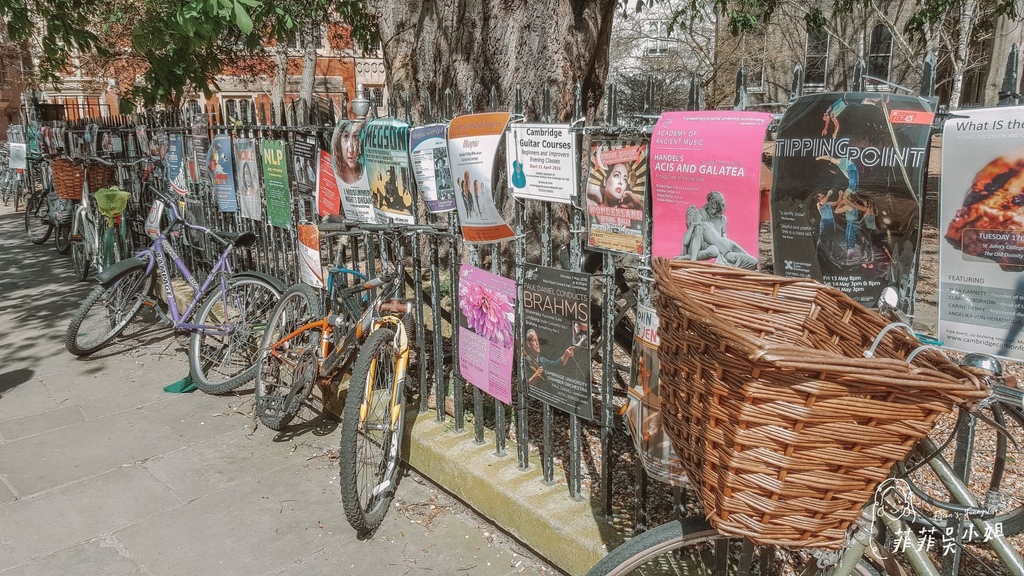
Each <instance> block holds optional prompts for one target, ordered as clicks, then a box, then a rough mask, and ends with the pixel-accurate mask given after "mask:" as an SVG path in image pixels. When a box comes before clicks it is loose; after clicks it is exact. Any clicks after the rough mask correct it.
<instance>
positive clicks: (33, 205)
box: [25, 154, 74, 254]
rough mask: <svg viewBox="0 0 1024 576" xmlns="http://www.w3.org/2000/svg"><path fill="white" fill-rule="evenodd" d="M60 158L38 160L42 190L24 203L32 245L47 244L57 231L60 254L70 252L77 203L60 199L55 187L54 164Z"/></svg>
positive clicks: (44, 156) (42, 157)
mask: <svg viewBox="0 0 1024 576" xmlns="http://www.w3.org/2000/svg"><path fill="white" fill-rule="evenodd" d="M59 156H60V155H59V154H48V155H42V156H40V157H39V159H38V171H39V181H40V186H38V187H37V188H35V189H34V190H32V191H31V192H30V193H29V194H28V196H27V197H26V199H25V232H26V233H27V234H28V237H29V240H30V241H31V242H32V243H33V244H44V243H45V242H46V241H47V240H49V239H50V235H51V234H52V233H53V231H54V230H57V236H56V238H55V246H56V248H57V251H58V252H60V253H61V254H67V253H68V252H69V251H70V249H71V241H70V238H69V236H70V225H71V217H72V214H73V212H74V203H73V202H72V201H71V200H68V199H66V198H60V197H59V196H58V195H57V192H56V190H55V188H54V185H53V178H52V172H51V170H50V166H51V163H52V161H53V159H54V158H57V157H59Z"/></svg>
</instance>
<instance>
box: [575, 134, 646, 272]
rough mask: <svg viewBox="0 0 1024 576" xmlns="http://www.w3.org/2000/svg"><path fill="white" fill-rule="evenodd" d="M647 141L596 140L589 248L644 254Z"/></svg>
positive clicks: (589, 187) (591, 158)
mask: <svg viewBox="0 0 1024 576" xmlns="http://www.w3.org/2000/svg"><path fill="white" fill-rule="evenodd" d="M647 147H648V143H647V141H646V140H639V139H637V140H606V139H596V138H595V139H593V140H592V141H591V143H590V152H589V154H588V158H589V163H590V177H589V178H588V180H587V247H588V248H590V249H591V250H600V251H603V252H622V253H626V254H639V253H641V252H642V251H643V246H642V244H643V223H644V211H645V210H646V209H647V207H645V206H644V190H645V188H646V187H647Z"/></svg>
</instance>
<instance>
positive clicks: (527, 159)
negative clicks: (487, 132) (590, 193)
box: [506, 124, 579, 204]
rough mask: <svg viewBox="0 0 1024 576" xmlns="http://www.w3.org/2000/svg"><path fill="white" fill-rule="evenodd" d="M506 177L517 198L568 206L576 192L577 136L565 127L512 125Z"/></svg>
mask: <svg viewBox="0 0 1024 576" xmlns="http://www.w3.org/2000/svg"><path fill="white" fill-rule="evenodd" d="M506 153H507V156H508V178H509V186H510V187H511V188H512V195H513V196H515V197H516V198H528V199H532V200H543V201H545V202H559V203H562V204H568V203H570V202H571V201H572V196H573V195H574V194H576V190H578V189H579V178H578V177H577V176H576V168H577V160H576V134H573V133H572V132H571V131H570V130H569V125H568V124H513V125H512V126H511V128H510V132H509V137H508V145H507V147H506Z"/></svg>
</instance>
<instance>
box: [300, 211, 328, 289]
mask: <svg viewBox="0 0 1024 576" xmlns="http://www.w3.org/2000/svg"><path fill="white" fill-rule="evenodd" d="M296 232H298V236H299V255H300V257H301V258H300V260H301V262H300V263H299V279H301V280H302V281H303V282H304V283H306V284H309V285H310V286H312V287H313V288H323V287H324V268H323V264H321V263H320V229H319V228H317V226H316V224H298V225H297V226H296Z"/></svg>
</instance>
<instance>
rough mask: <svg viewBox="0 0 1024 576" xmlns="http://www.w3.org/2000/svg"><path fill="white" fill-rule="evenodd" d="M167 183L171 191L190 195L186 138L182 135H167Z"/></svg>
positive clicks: (165, 160) (165, 162) (165, 159)
mask: <svg viewBox="0 0 1024 576" xmlns="http://www.w3.org/2000/svg"><path fill="white" fill-rule="evenodd" d="M164 164H165V165H166V166H167V181H168V182H170V184H171V189H172V190H174V191H175V192H177V193H178V194H181V195H182V196H185V195H186V194H188V175H187V174H185V138H184V136H182V134H181V133H172V134H168V135H167V156H166V157H164Z"/></svg>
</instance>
